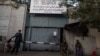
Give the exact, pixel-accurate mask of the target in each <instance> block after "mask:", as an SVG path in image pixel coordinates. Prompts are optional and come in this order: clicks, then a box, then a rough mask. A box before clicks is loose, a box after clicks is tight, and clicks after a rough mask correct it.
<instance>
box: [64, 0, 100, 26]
mask: <svg viewBox="0 0 100 56" xmlns="http://www.w3.org/2000/svg"><path fill="white" fill-rule="evenodd" d="M66 1H69V0H66ZM70 1H71V2H72V4H68V3H66V4H65V5H71V6H67V8H68V10H67V12H66V13H65V14H66V16H68V17H69V18H72V19H77V18H80V19H81V20H80V22H81V23H83V24H87V25H89V26H92V27H95V28H100V0H70ZM75 3H78V4H77V5H76V6H73V5H74V4H75Z"/></svg>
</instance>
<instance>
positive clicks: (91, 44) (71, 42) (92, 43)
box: [64, 30, 96, 55]
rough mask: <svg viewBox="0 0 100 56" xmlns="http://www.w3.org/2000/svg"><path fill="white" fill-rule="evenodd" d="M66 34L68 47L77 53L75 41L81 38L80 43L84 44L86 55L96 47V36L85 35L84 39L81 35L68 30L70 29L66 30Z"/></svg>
mask: <svg viewBox="0 0 100 56" xmlns="http://www.w3.org/2000/svg"><path fill="white" fill-rule="evenodd" d="M64 33H65V34H64V35H65V38H66V41H67V42H68V46H69V47H68V49H69V50H70V51H72V52H74V53H75V43H76V40H79V41H80V43H81V44H82V46H83V51H84V54H86V55H91V53H92V51H93V50H95V49H96V38H94V37H84V40H83V39H82V37H79V36H75V35H74V34H73V33H71V32H68V31H66V30H65V31H64Z"/></svg>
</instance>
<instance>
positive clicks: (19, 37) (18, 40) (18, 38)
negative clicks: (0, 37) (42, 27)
mask: <svg viewBox="0 0 100 56" xmlns="http://www.w3.org/2000/svg"><path fill="white" fill-rule="evenodd" d="M14 37H15V41H14V46H13V49H12V52H11V54H13V53H14V52H15V54H17V53H18V50H19V48H20V43H21V42H22V33H21V30H18V32H17V33H16V34H15V35H14V36H13V37H12V38H14Z"/></svg>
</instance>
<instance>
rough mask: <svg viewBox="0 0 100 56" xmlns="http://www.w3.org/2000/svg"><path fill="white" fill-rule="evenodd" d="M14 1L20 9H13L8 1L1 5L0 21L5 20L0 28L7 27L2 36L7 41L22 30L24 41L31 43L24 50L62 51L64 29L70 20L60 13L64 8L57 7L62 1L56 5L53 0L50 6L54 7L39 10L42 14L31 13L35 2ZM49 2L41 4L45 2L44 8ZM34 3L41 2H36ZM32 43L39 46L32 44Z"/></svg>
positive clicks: (27, 0)
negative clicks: (32, 3)
mask: <svg viewBox="0 0 100 56" xmlns="http://www.w3.org/2000/svg"><path fill="white" fill-rule="evenodd" d="M13 1H15V2H16V3H17V4H18V5H20V6H19V8H14V7H12V6H11V5H10V3H11V1H10V2H9V1H6V2H5V3H4V4H2V5H0V7H1V8H2V9H0V11H1V12H0V17H1V18H0V19H3V20H2V21H0V23H1V24H0V25H1V27H0V28H2V25H3V26H4V25H5V26H6V27H5V28H6V29H5V30H1V31H0V32H2V34H1V36H5V37H6V40H7V39H9V38H10V37H12V36H13V35H14V34H15V33H16V32H17V30H19V29H21V30H22V31H23V32H22V33H23V40H24V41H30V42H31V43H24V44H22V49H24V50H49V51H60V43H61V42H62V37H63V36H62V35H63V28H64V26H65V24H67V23H68V19H67V18H66V17H65V16H64V15H62V12H61V11H59V10H62V8H59V7H58V5H57V4H58V2H57V1H60V0H57V1H56V2H55V1H54V2H55V3H57V4H56V5H55V4H54V3H53V0H51V2H50V3H49V5H50V4H51V3H52V4H54V5H52V6H50V7H49V8H48V9H50V10H48V9H46V8H44V9H45V10H44V9H43V8H42V9H43V10H44V11H40V10H39V11H40V12H38V11H35V12H34V11H33V12H30V9H31V8H30V6H31V1H33V0H13ZM47 1H48V0H47ZM47 1H45V2H43V1H42V0H41V2H43V3H42V4H43V5H45V6H44V7H48V3H47ZM34 2H40V1H38V0H37V1H35V0H34ZM44 3H45V4H44ZM36 4H39V3H36ZM40 7H41V6H40ZM51 8H52V9H51ZM33 9H34V8H33ZM36 9H37V8H36ZM39 9H40V8H39ZM53 10H54V11H53ZM45 11H46V12H45ZM37 12H38V13H37ZM3 29H4V28H3ZM4 34H5V35H4ZM32 42H35V43H37V44H32ZM43 43H46V44H43ZM56 44H57V45H56Z"/></svg>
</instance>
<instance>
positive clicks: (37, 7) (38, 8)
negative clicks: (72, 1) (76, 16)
mask: <svg viewBox="0 0 100 56" xmlns="http://www.w3.org/2000/svg"><path fill="white" fill-rule="evenodd" d="M61 2H62V0H31V5H30V13H47V14H62V13H63V12H65V11H66V7H65V6H59V4H60V3H61Z"/></svg>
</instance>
